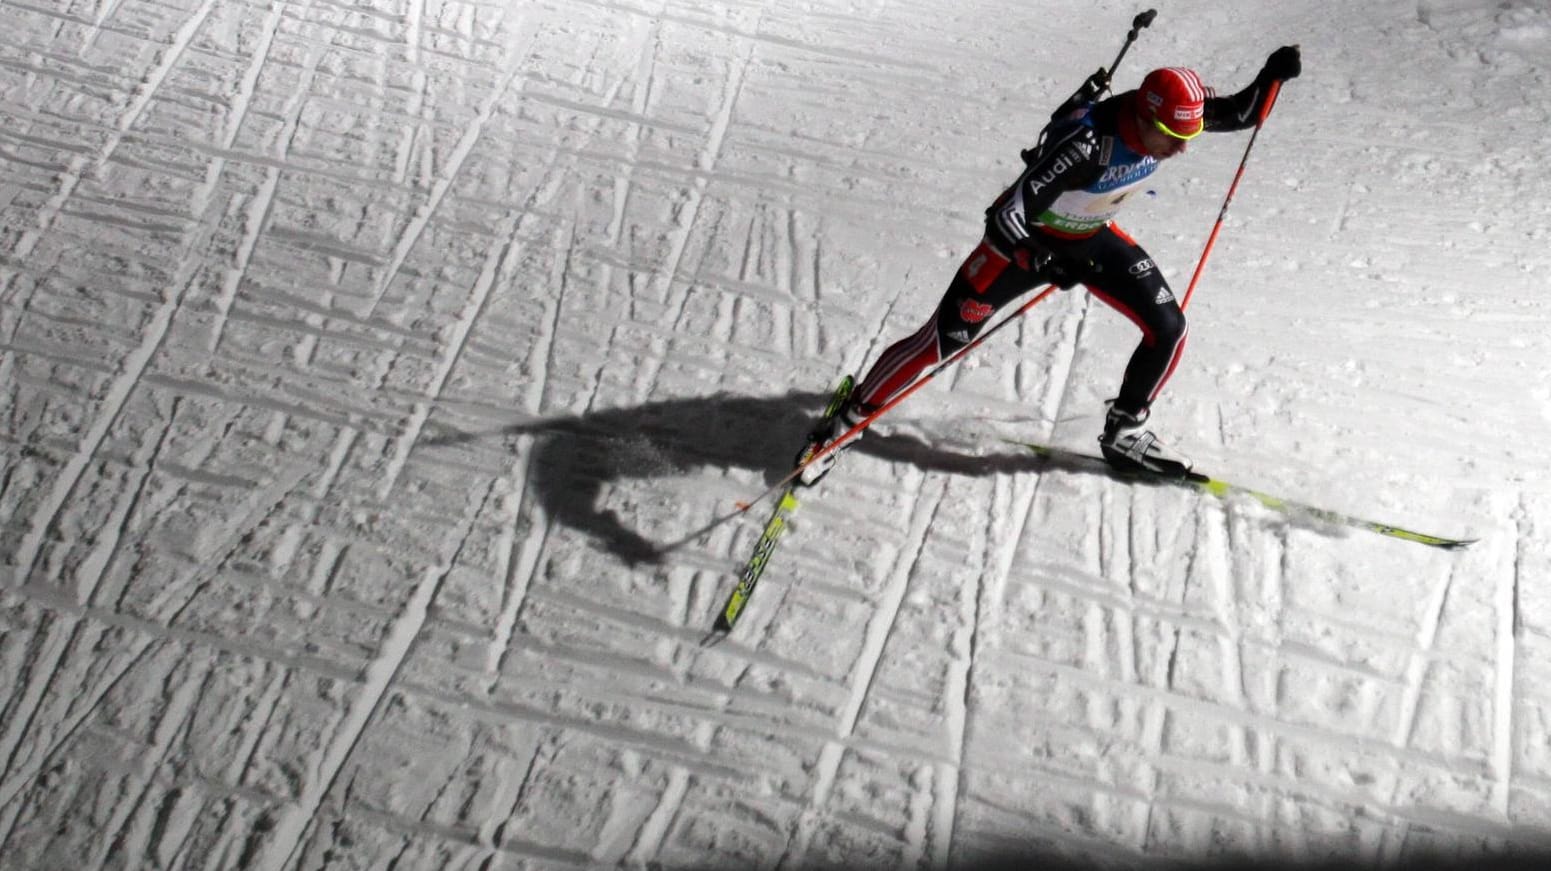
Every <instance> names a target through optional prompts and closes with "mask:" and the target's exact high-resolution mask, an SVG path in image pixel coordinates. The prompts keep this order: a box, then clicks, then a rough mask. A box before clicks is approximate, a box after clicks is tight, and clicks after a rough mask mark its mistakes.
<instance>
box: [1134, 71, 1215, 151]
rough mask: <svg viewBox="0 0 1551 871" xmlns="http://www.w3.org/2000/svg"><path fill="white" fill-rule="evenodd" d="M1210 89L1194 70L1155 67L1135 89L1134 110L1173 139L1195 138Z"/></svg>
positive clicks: (1199, 131)
mask: <svg viewBox="0 0 1551 871" xmlns="http://www.w3.org/2000/svg"><path fill="white" fill-rule="evenodd" d="M1210 93H1211V92H1210V91H1209V90H1208V89H1207V87H1206V85H1204V84H1202V83H1201V77H1200V76H1198V75H1196V73H1195V71H1194V70H1187V69H1185V68H1184V67H1164V68H1162V69H1156V70H1153V71H1152V72H1150V73H1148V74H1147V78H1145V79H1142V86H1141V87H1140V88H1138V89H1137V91H1136V112H1137V114H1138V115H1140V116H1141V118H1142V120H1143V121H1146V122H1150V123H1151V124H1152V125H1153V126H1154V127H1156V128H1158V129H1159V130H1161V131H1163V132H1164V133H1166V134H1168V135H1169V136H1172V137H1174V138H1175V139H1194V138H1195V137H1196V136H1198V135H1200V133H1201V130H1202V127H1203V126H1204V125H1205V107H1206V98H1207V96H1209V95H1210Z"/></svg>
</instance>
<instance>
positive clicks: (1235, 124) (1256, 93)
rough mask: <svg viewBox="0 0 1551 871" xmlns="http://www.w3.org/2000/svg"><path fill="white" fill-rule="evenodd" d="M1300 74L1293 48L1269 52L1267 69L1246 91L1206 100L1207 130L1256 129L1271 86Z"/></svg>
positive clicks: (1300, 63)
mask: <svg viewBox="0 0 1551 871" xmlns="http://www.w3.org/2000/svg"><path fill="white" fill-rule="evenodd" d="M1302 71H1303V61H1302V59H1301V58H1300V57H1299V54H1298V47H1297V46H1296V45H1286V46H1283V47H1281V48H1279V49H1277V50H1276V51H1273V52H1271V56H1270V57H1268V58H1266V65H1265V66H1264V67H1262V68H1261V70H1260V74H1259V75H1257V76H1255V80H1254V81H1253V82H1251V83H1250V85H1249V87H1247V88H1245V89H1244V90H1242V91H1240V92H1238V93H1237V94H1234V95H1233V96H1231V97H1215V96H1214V97H1208V98H1207V99H1206V107H1205V113H1204V114H1205V122H1206V129H1208V130H1212V131H1215V132H1231V131H1234V130H1247V129H1248V128H1250V127H1253V126H1255V121H1256V120H1257V119H1258V118H1259V117H1260V111H1261V109H1263V108H1264V107H1265V101H1266V100H1267V99H1269V98H1270V96H1271V83H1272V82H1275V81H1286V80H1287V79H1295V78H1297V77H1298V74H1299V73H1300V72H1302Z"/></svg>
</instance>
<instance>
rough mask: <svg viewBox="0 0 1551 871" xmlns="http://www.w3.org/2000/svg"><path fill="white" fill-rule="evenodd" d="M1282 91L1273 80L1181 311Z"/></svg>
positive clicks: (1193, 275) (1186, 293) (1181, 302)
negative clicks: (1250, 151)
mask: <svg viewBox="0 0 1551 871" xmlns="http://www.w3.org/2000/svg"><path fill="white" fill-rule="evenodd" d="M1281 91H1282V80H1281V79H1272V80H1271V90H1270V92H1269V93H1267V94H1266V104H1265V105H1264V106H1262V107H1260V117H1258V118H1256V119H1255V129H1254V131H1253V132H1251V133H1250V134H1249V144H1247V145H1245V146H1244V157H1243V158H1242V159H1241V160H1239V171H1238V172H1236V173H1234V175H1233V184H1231V185H1229V186H1228V196H1226V197H1224V198H1223V201H1222V209H1221V210H1220V211H1219V212H1218V213H1217V223H1215V224H1213V225H1212V233H1211V235H1209V236H1207V237H1206V248H1204V249H1203V250H1202V251H1201V259H1200V260H1198V261H1196V271H1195V273H1194V274H1192V275H1191V276H1190V286H1189V287H1187V288H1185V298H1184V299H1183V300H1181V301H1180V304H1179V307H1180V310H1181V311H1183V310H1184V308H1185V306H1187V305H1190V295H1191V294H1193V293H1195V292H1196V282H1197V281H1198V280H1200V278H1201V271H1202V270H1203V269H1205V268H1206V258H1207V256H1209V255H1210V254H1211V253H1212V246H1213V245H1216V244H1217V234H1218V232H1220V231H1221V230H1222V222H1223V219H1224V218H1226V217H1227V216H1228V205H1229V204H1230V203H1232V202H1233V193H1234V191H1236V190H1238V189H1239V179H1241V178H1243V177H1244V167H1245V166H1247V165H1248V164H1249V150H1250V149H1251V148H1254V147H1255V137H1256V136H1259V135H1260V128H1261V127H1263V126H1265V123H1266V117H1267V116H1269V115H1270V114H1271V107H1272V106H1273V105H1274V104H1275V103H1276V96H1277V94H1279V93H1281Z"/></svg>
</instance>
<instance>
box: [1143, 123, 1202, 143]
mask: <svg viewBox="0 0 1551 871" xmlns="http://www.w3.org/2000/svg"><path fill="white" fill-rule="evenodd" d="M1152 126H1154V127H1156V128H1158V130H1159V132H1161V133H1163V135H1165V136H1170V137H1173V138H1174V139H1183V140H1185V141H1187V142H1188V141H1190V140H1191V139H1194V138H1196V137H1197V136H1200V135H1201V134H1202V133H1205V132H1206V124H1205V123H1204V122H1203V123H1202V124H1201V126H1200V127H1198V128H1196V132H1194V133H1175V132H1174V131H1173V130H1170V129H1169V125H1167V124H1165V123H1163V119H1162V118H1154V119H1152Z"/></svg>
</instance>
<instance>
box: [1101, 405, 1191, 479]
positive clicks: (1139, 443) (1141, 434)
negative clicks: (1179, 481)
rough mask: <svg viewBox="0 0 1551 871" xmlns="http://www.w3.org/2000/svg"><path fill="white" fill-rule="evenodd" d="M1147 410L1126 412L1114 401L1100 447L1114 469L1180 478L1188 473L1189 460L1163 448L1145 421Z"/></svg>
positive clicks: (1106, 417) (1105, 420)
mask: <svg viewBox="0 0 1551 871" xmlns="http://www.w3.org/2000/svg"><path fill="white" fill-rule="evenodd" d="M1147 417H1148V410H1147V409H1145V408H1143V409H1142V410H1140V411H1137V412H1129V411H1125V410H1124V409H1122V408H1120V407H1119V406H1117V405H1114V404H1113V403H1111V404H1110V407H1109V414H1108V415H1106V416H1105V418H1104V434H1103V435H1101V436H1099V450H1100V451H1101V452H1102V453H1103V454H1104V459H1105V461H1106V462H1108V463H1109V464H1110V466H1112V467H1113V468H1115V469H1116V470H1118V471H1122V472H1141V473H1145V474H1149V475H1161V476H1163V477H1166V478H1183V477H1185V476H1186V475H1188V474H1189V473H1190V459H1189V458H1188V457H1185V456H1183V455H1181V454H1178V453H1176V452H1174V451H1172V450H1170V449H1169V448H1167V447H1165V446H1164V444H1163V442H1160V441H1158V437H1157V436H1156V435H1153V433H1152V431H1151V430H1148V429H1146V428H1145V427H1144V426H1143V424H1145V423H1146V422H1147Z"/></svg>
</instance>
